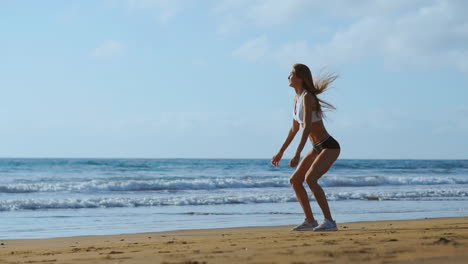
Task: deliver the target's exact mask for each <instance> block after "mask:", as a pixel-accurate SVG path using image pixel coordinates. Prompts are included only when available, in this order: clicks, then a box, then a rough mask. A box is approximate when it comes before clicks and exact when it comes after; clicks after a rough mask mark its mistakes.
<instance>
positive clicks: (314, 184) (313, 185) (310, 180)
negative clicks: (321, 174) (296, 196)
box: [306, 175, 320, 190]
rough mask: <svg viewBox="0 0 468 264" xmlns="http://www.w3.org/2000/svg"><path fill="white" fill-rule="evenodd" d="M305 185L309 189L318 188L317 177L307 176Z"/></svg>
mask: <svg viewBox="0 0 468 264" xmlns="http://www.w3.org/2000/svg"><path fill="white" fill-rule="evenodd" d="M306 182H307V185H309V187H310V189H312V190H315V189H318V188H320V185H319V184H318V177H313V175H308V177H307V178H306Z"/></svg>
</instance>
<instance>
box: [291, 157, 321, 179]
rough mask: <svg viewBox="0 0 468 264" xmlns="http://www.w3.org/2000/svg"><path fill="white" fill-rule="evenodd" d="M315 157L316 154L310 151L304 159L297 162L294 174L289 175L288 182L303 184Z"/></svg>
mask: <svg viewBox="0 0 468 264" xmlns="http://www.w3.org/2000/svg"><path fill="white" fill-rule="evenodd" d="M316 157H317V153H316V152H315V151H314V150H311V151H310V152H309V153H307V155H305V157H304V158H303V159H302V160H301V162H299V165H298V166H297V168H296V170H295V171H294V173H293V174H292V175H291V178H290V179H289V181H290V182H291V183H293V182H301V183H302V182H304V179H305V176H306V174H307V171H308V170H309V169H310V167H311V166H312V164H313V163H314V160H315V158H316Z"/></svg>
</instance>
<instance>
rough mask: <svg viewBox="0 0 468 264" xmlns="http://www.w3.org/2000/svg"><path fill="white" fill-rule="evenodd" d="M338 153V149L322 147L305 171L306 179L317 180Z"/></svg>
mask: <svg viewBox="0 0 468 264" xmlns="http://www.w3.org/2000/svg"><path fill="white" fill-rule="evenodd" d="M339 155H340V149H323V150H322V151H321V152H320V154H318V155H317V157H316V158H315V160H314V161H313V163H312V165H311V166H310V167H309V169H308V171H307V172H306V176H305V177H306V178H305V179H306V181H307V182H308V183H309V182H310V183H315V182H317V180H318V179H320V177H322V176H323V175H324V174H325V173H326V172H327V171H328V170H329V169H330V167H331V166H332V165H333V163H334V162H335V161H336V160H337V159H338V156H339Z"/></svg>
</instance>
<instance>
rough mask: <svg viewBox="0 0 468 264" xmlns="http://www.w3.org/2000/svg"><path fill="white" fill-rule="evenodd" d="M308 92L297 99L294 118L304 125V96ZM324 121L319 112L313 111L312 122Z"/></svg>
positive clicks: (303, 92) (304, 91)
mask: <svg viewBox="0 0 468 264" xmlns="http://www.w3.org/2000/svg"><path fill="white" fill-rule="evenodd" d="M306 93H307V91H306V90H305V89H304V90H303V91H302V94H301V95H300V96H299V97H297V98H296V103H295V104H294V110H293V118H294V120H296V121H297V122H298V123H299V124H302V123H304V96H305V94H306ZM320 120H322V117H321V116H320V115H319V113H318V112H317V111H312V122H317V121H320Z"/></svg>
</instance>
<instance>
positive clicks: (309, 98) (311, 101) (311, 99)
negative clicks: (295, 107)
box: [304, 92, 317, 109]
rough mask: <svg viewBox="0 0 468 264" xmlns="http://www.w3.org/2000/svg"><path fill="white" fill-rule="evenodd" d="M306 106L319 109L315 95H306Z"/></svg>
mask: <svg viewBox="0 0 468 264" xmlns="http://www.w3.org/2000/svg"><path fill="white" fill-rule="evenodd" d="M304 104H306V105H309V106H312V108H313V109H315V108H316V107H317V100H316V97H315V95H313V94H312V93H310V92H306V93H305V94H304Z"/></svg>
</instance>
